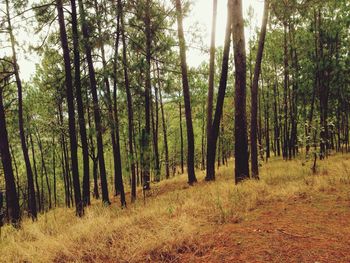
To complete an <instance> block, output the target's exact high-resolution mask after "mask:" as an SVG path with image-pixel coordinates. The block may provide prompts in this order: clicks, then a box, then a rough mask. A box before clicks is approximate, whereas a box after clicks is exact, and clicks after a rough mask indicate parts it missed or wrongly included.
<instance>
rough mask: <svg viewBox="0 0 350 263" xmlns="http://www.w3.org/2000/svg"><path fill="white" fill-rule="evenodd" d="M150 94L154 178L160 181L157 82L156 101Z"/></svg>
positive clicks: (155, 86) (156, 88) (155, 89)
mask: <svg viewBox="0 0 350 263" xmlns="http://www.w3.org/2000/svg"><path fill="white" fill-rule="evenodd" d="M154 79H156V72H155V70H154ZM150 94H151V98H150V104H151V105H150V110H151V120H152V138H153V152H154V170H155V176H154V180H155V181H156V182H159V181H160V163H159V147H158V126H159V120H158V118H159V117H158V111H159V106H158V87H157V85H156V84H154V103H153V96H152V92H151V93H150Z"/></svg>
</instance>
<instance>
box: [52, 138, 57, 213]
mask: <svg viewBox="0 0 350 263" xmlns="http://www.w3.org/2000/svg"><path fill="white" fill-rule="evenodd" d="M55 143H56V142H55V135H54V134H53V137H52V147H53V150H52V172H53V196H54V203H55V207H57V179H56V145H55Z"/></svg>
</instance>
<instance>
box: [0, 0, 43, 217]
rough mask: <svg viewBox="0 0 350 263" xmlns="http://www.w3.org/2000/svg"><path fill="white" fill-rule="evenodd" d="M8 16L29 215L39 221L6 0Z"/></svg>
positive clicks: (7, 5)
mask: <svg viewBox="0 0 350 263" xmlns="http://www.w3.org/2000/svg"><path fill="white" fill-rule="evenodd" d="M6 14H7V24H8V30H9V34H10V41H11V49H12V62H13V70H14V73H15V78H16V85H17V94H18V126H19V134H20V138H21V147H22V153H23V158H24V162H25V166H26V172H27V181H28V208H29V211H28V213H29V214H30V215H31V217H32V220H36V219H37V208H36V200H35V190H34V179H33V170H32V167H31V164H30V159H29V154H28V147H27V143H26V140H25V132H24V121H23V98H22V97H23V96H22V90H23V88H22V81H21V78H20V76H19V67H18V64H17V53H16V47H15V46H16V40H15V36H14V34H13V31H12V23H11V17H10V8H9V1H8V0H6Z"/></svg>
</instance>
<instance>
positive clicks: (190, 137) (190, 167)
mask: <svg viewBox="0 0 350 263" xmlns="http://www.w3.org/2000/svg"><path fill="white" fill-rule="evenodd" d="M175 3H176V12H177V26H178V36H179V45H180V59H181V72H182V88H183V96H184V102H185V115H186V126H187V144H188V147H187V151H188V154H187V173H188V183H189V184H190V185H192V184H193V183H195V182H197V178H196V175H195V172H194V134H193V126H192V113H191V98H190V89H189V84H188V77H187V62H186V44H185V37H184V32H183V25H182V7H181V0H176V1H175Z"/></svg>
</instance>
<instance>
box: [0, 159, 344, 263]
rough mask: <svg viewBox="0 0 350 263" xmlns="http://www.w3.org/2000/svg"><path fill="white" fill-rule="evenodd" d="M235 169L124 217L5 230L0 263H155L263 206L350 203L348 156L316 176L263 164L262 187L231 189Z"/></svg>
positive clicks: (168, 189) (173, 185)
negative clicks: (317, 197) (334, 196)
mask: <svg viewBox="0 0 350 263" xmlns="http://www.w3.org/2000/svg"><path fill="white" fill-rule="evenodd" d="M232 165H233V164H232V161H231V162H230V163H229V166H228V167H221V168H220V170H219V171H218V174H217V178H218V179H217V181H216V182H212V183H205V182H203V177H204V175H203V173H201V172H197V176H198V177H199V181H200V182H199V183H198V184H197V185H195V186H194V187H189V186H187V184H186V177H185V175H182V176H178V177H176V178H173V179H170V180H167V181H164V182H161V183H159V184H158V185H154V186H153V190H152V193H151V197H149V198H147V201H146V204H144V203H143V200H142V199H140V200H138V201H137V202H136V203H135V204H134V205H132V206H129V207H128V208H127V209H124V210H122V209H120V208H118V207H117V205H116V204H113V205H112V206H110V207H102V206H101V205H100V204H98V203H96V204H94V205H92V206H91V208H89V209H87V211H86V215H85V217H84V218H82V219H79V218H76V217H75V216H74V211H73V210H72V209H66V208H58V209H55V210H53V211H51V212H49V213H47V214H45V215H41V216H40V218H39V220H38V222H35V223H32V222H30V221H29V220H26V221H25V222H24V223H23V228H22V229H21V230H19V231H16V230H14V229H13V228H11V227H10V226H6V227H4V228H3V229H2V237H1V242H0V255H1V257H0V262H24V261H26V262H52V261H55V262H66V261H69V262H101V261H106V262H143V261H152V260H153V259H152V258H153V257H154V255H153V253H154V251H157V249H158V248H162V251H167V250H173V249H174V247H176V246H177V245H179V246H180V244H183V243H184V242H190V241H191V240H192V239H194V238H195V237H196V236H197V235H198V234H200V233H204V232H206V231H210V230H212V229H213V228H215V227H217V226H218V225H222V224H227V223H240V222H241V221H244V220H246V219H247V218H249V216H250V213H251V211H252V210H255V209H257V208H259V206H261V205H263V204H267V203H273V202H276V201H280V200H283V199H286V198H293V196H299V197H303V196H304V195H308V194H309V193H322V192H325V191H333V190H334V189H346V190H344V191H342V193H343V195H344V198H347V199H348V200H350V191H349V184H350V173H349V171H350V158H349V156H347V155H344V156H342V155H336V156H332V157H330V158H329V159H328V160H325V161H323V162H319V167H318V171H319V172H318V174H317V175H312V173H311V169H310V167H311V164H310V163H307V164H306V165H302V161H301V160H293V161H288V162H285V161H282V160H280V159H273V160H272V161H270V162H269V163H267V164H265V163H264V164H263V167H262V168H261V180H260V181H246V182H244V183H242V184H240V185H239V186H235V185H234V183H233V167H232ZM179 249H180V248H179ZM188 249H190V250H191V246H188ZM161 260H163V261H167V262H170V261H171V260H172V259H171V258H170V259H167V258H164V259H163V258H162V259H161Z"/></svg>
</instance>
